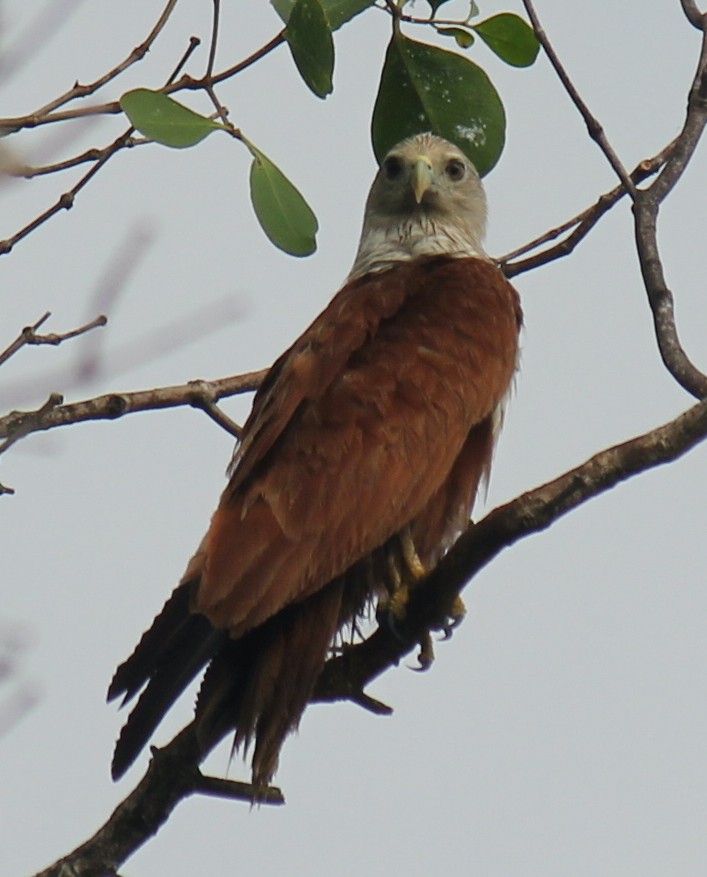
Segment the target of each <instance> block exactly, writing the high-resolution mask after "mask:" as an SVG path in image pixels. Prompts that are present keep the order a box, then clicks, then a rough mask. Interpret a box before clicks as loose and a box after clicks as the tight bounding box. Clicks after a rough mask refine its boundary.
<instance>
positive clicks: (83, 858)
mask: <svg viewBox="0 0 707 877" xmlns="http://www.w3.org/2000/svg"><path fill="white" fill-rule="evenodd" d="M199 761H200V757H199V754H198V747H197V745H196V737H195V734H194V726H193V725H189V726H187V727H186V728H185V729H184V730H183V731H182V732H181V733H180V734H178V735H177V736H176V737H175V738H174V740H172V742H171V743H170V744H169V746H166V747H165V748H164V749H159V750H153V758H152V760H151V762H150V765H149V767H148V769H147V772H146V774H145V776H144V777H143V779H142V780H141V781H140V783H139V784H138V786H137V787H136V788H135V789H134V791H133V792H131V794H130V795H128V797H127V798H126V799H125V800H124V801H123V802H122V803H121V804H119V805H118V807H117V808H116V809H115V811H114V812H113V814H112V815H111V817H110V819H109V820H108V821H107V822H106V823H105V825H103V826H102V828H100V829H99V830H98V831H97V832H96V834H94V835H93V837H92V838H90V839H89V840H87V841H86V843H84V844H81V846H80V847H78V848H77V849H75V850H74V851H73V852H72V853H69V854H68V855H67V856H64V857H63V858H61V859H59V861H57V862H55V863H54V864H53V865H51V866H50V867H49V868H47V869H45V870H44V871H42V872H41V873H40V874H38V875H37V877H67V875H71V877H104V875H106V874H115V873H116V871H117V869H118V868H119V867H120V865H121V864H122V863H123V862H125V860H126V859H128V858H129V857H130V856H131V855H132V854H133V853H134V852H135V851H136V850H138V849H139V848H140V847H141V846H142V845H143V844H144V843H145V842H146V841H148V840H149V839H150V838H151V837H153V836H154V835H155V834H157V832H158V831H159V829H160V828H161V827H162V826H163V825H164V823H165V822H166V821H167V819H168V818H169V816H170V814H171V812H172V811H173V810H174V808H175V807H176V806H177V804H178V803H179V802H180V801H181V800H183V799H184V798H187V797H189V796H190V795H193V794H195V793H202V794H208V795H214V794H219V795H221V796H222V797H230V798H240V799H242V800H247V801H251V800H252V795H250V794H249V790H250V787H249V786H248V784H247V783H242V784H238V783H228V781H224V780H220V781H219V780H213V779H212V778H210V777H204V776H203V775H202V774H201V772H200V770H199V767H198V765H199ZM239 787H240V788H239ZM238 792H242V793H243V794H241V795H239V794H238ZM262 802H263V803H272V804H282V803H284V799H283V797H282V793H281V792H280V790H279V789H276V788H269V789H267V790H266V794H265V795H264V796H263V799H262Z"/></svg>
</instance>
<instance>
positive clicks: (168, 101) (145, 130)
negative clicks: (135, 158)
mask: <svg viewBox="0 0 707 877" xmlns="http://www.w3.org/2000/svg"><path fill="white" fill-rule="evenodd" d="M120 108H121V109H122V111H123V112H124V113H125V115H126V116H127V117H128V118H129V119H130V124H131V125H132V126H133V128H137V130H138V131H139V132H140V133H141V134H142V135H144V136H145V137H148V138H149V139H150V140H156V141H157V142H158V143H162V144H163V145H164V146H172V147H174V148H175V149H185V148H186V147H187V146H195V145H196V144H197V143H200V142H201V141H202V140H203V139H204V137H208V136H209V134H211V132H212V131H217V130H218V129H222V128H223V125H221V124H220V123H219V122H214V121H213V119H207V118H206V116H200V115H199V113H195V112H194V110H190V109H189V107H185V106H184V105H183V104H180V103H177V101H176V100H172V98H171V97H167V95H166V94H162V92H160V91H151V90H150V89H148V88H136V89H135V90H134V91H128V92H126V93H125V94H124V95H123V96H122V97H121V99H120Z"/></svg>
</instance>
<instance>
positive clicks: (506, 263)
mask: <svg viewBox="0 0 707 877" xmlns="http://www.w3.org/2000/svg"><path fill="white" fill-rule="evenodd" d="M674 143H675V141H672V142H671V143H669V144H668V145H667V146H666V147H665V148H664V149H661V151H660V152H659V153H658V154H657V155H654V156H653V157H652V158H645V159H643V161H642V162H640V163H639V164H638V165H637V166H636V167H635V169H634V170H633V171H632V172H631V179H632V180H633V182H634V183H640V182H642V181H643V180H645V179H646V178H647V177H649V176H651V175H652V174H654V173H656V172H657V171H658V170H659V169H660V168H661V167H662V166H663V165H664V164H665V161H666V159H667V158H668V156H669V155H670V153H671V151H672V149H673V146H674ZM625 194H626V189H625V188H624V186H623V184H622V183H619V185H618V186H616V187H615V188H613V189H611V191H609V192H605V193H604V194H603V195H600V196H599V198H598V200H597V201H596V202H595V203H594V204H592V206H591V207H588V208H587V209H586V210H583V211H582V212H581V213H578V214H577V215H576V216H574V217H572V219H568V220H567V221H566V222H563V223H562V225H559V226H558V227H557V228H553V229H551V230H550V231H547V232H545V234H543V235H541V236H540V237H538V238H536V239H535V240H533V241H530V242H529V243H527V244H524V245H523V246H522V247H519V248H518V249H517V250H513V251H512V252H510V253H507V254H506V255H505V256H501V257H500V258H499V259H497V260H496V262H497V264H498V265H499V266H500V267H501V268H502V270H503V273H504V274H505V275H506V277H514V276H515V275H516V274H521V273H523V272H524V271H530V270H531V269H533V268H538V267H539V266H540V265H546V264H547V263H548V262H552V261H554V260H555V259H560V258H562V257H563V256H568V255H569V254H570V253H572V252H573V251H574V249H575V247H576V246H577V245H578V244H579V243H580V242H581V241H582V240H584V238H585V237H586V236H587V235H588V234H589V232H590V231H591V230H592V229H593V228H594V226H595V225H596V224H597V223H598V222H599V220H600V219H601V218H602V217H603V216H604V214H605V213H608V211H609V210H610V209H611V208H612V207H613V206H614V205H615V204H617V203H618V202H619V201H620V200H621V199H622V198H623V197H624V195H625ZM570 229H574V231H572V233H571V234H570V235H568V236H567V237H566V238H565V239H564V240H562V241H560V242H559V243H557V244H555V245H554V246H552V247H549V248H548V249H547V250H543V251H542V252H541V253H537V254H536V255H535V256H532V257H530V258H528V259H522V260H520V261H518V262H511V261H510V260H511V259H515V258H517V257H518V256H521V255H523V254H525V253H528V252H531V251H532V250H534V249H536V248H537V247H539V246H542V245H543V244H545V243H547V242H548V241H551V240H554V239H555V238H557V237H559V236H560V235H561V234H564V233H565V232H566V231H569V230H570Z"/></svg>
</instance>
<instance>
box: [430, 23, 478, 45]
mask: <svg viewBox="0 0 707 877" xmlns="http://www.w3.org/2000/svg"><path fill="white" fill-rule="evenodd" d="M437 33H441V34H442V36H445V37H454V39H455V40H456V41H457V45H458V46H459V48H460V49H468V48H469V46H471V45H473V43H474V34H473V33H469V31H468V30H464V28H463V27H438V28H437Z"/></svg>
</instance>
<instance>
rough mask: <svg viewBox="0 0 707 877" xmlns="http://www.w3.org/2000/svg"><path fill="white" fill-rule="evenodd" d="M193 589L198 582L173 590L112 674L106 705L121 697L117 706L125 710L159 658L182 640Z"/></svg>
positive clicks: (152, 670)
mask: <svg viewBox="0 0 707 877" xmlns="http://www.w3.org/2000/svg"><path fill="white" fill-rule="evenodd" d="M197 585H198V579H197V580H193V581H190V582H185V583H184V584H183V585H179V587H178V588H175V590H174V591H173V592H172V595H171V596H170V598H169V600H167V602H166V603H165V605H164V607H163V609H162V611H161V612H160V614H159V615H158V616H157V617H156V618H155V620H154V621H153V622H152V627H150V629H149V630H147V631H146V632H145V633H144V634H143V635H142V637H141V639H140V642H139V643H138V644H137V646H136V647H135V650H134V651H133V653H132V655H130V657H129V658H128V659H127V660H126V661H124V662H123V663H122V664H121V665H120V667H118V669H117V670H116V671H115V675H114V676H113V679H112V680H111V683H110V686H109V688H108V701H111V700H115V698H116V697H119V696H120V695H121V694H122V695H123V702H122V704H121V706H125V704H126V703H127V702H128V701H129V700H130V699H131V698H133V697H134V696H135V695H136V694H137V692H138V691H139V690H140V689H141V688H142V686H143V685H144V684H145V683H146V682H147V681H148V680H149V678H150V677H151V676H152V674H153V672H154V670H155V665H156V663H157V661H158V660H159V658H160V657H161V656H162V655H163V654H164V653H165V652H166V651H167V649H169V648H170V646H171V645H172V644H173V643H174V642H175V640H177V641H178V640H179V639H180V638H181V636H183V634H184V628H185V627H186V626H187V625H188V623H189V620H190V619H191V618H192V617H193V616H192V615H191V612H190V611H189V605H190V602H191V598H192V594H193V592H194V590H195V589H196V587H197Z"/></svg>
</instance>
